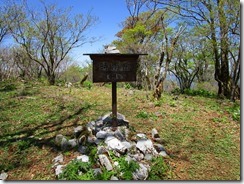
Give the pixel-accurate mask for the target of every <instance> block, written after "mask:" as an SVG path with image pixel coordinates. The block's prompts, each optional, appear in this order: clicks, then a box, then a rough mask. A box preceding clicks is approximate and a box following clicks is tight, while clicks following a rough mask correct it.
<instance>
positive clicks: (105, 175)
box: [95, 167, 115, 180]
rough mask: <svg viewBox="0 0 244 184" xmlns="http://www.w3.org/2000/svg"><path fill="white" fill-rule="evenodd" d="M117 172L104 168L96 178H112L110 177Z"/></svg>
mask: <svg viewBox="0 0 244 184" xmlns="http://www.w3.org/2000/svg"><path fill="white" fill-rule="evenodd" d="M114 174H115V172H114V171H108V170H107V169H106V168H104V167H103V168H102V173H99V174H98V175H96V177H95V180H110V178H111V177H112V176H113V175H114Z"/></svg>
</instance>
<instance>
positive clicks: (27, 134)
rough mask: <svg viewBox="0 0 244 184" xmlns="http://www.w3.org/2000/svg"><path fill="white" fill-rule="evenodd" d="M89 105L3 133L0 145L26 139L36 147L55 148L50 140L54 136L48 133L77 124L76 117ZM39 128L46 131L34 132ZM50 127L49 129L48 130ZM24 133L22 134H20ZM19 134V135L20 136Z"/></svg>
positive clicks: (0, 137)
mask: <svg viewBox="0 0 244 184" xmlns="http://www.w3.org/2000/svg"><path fill="white" fill-rule="evenodd" d="M89 107H90V106H85V107H81V108H79V109H77V110H76V111H75V112H74V113H73V114H70V115H67V116H64V117H61V118H60V119H59V120H56V121H51V122H50V121H46V122H43V123H40V125H38V126H35V127H33V128H29V129H26V130H21V131H18V132H14V133H9V134H5V135H3V136H0V145H1V146H3V147H4V146H8V145H9V144H11V143H14V142H17V141H28V142H29V143H30V144H31V145H35V146H38V147H42V146H43V145H45V146H48V147H51V148H53V149H57V147H56V145H55V144H54V142H53V141H52V140H53V139H54V136H55V135H54V136H51V137H48V135H49V134H50V133H53V132H58V131H60V130H62V129H64V128H68V127H73V126H76V125H77V122H78V121H79V118H78V117H77V116H78V115H79V114H81V113H82V112H83V111H84V110H86V109H88V108H89ZM75 117H77V118H76V119H75V120H73V122H72V123H71V124H70V125H65V126H64V125H63V124H64V123H65V122H66V121H67V120H70V119H73V118H75ZM62 125H63V126H62ZM40 128H45V130H46V131H44V132H40V133H35V132H36V131H37V130H39V129H40ZM50 129H51V130H50ZM22 135H24V136H22ZM20 136H21V137H20ZM40 136H42V137H44V136H47V138H43V139H41V140H40V139H38V138H37V137H40Z"/></svg>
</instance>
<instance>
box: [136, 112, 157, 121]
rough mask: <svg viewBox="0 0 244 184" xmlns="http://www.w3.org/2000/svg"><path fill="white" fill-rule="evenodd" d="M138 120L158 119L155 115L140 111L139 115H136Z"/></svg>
mask: <svg viewBox="0 0 244 184" xmlns="http://www.w3.org/2000/svg"><path fill="white" fill-rule="evenodd" d="M136 117H137V118H141V119H149V118H151V119H153V120H156V119H157V116H156V115H155V114H153V113H148V112H146V111H140V112H139V113H138V114H137V115H136Z"/></svg>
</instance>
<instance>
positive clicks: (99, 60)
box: [84, 54, 147, 127]
mask: <svg viewBox="0 0 244 184" xmlns="http://www.w3.org/2000/svg"><path fill="white" fill-rule="evenodd" d="M84 55H89V56H90V58H91V59H92V61H93V82H94V83H96V82H112V117H113V118H112V119H113V122H112V124H113V127H117V91H116V90H117V87H116V85H117V82H132V81H136V72H137V69H138V58H139V56H140V55H147V54H84Z"/></svg>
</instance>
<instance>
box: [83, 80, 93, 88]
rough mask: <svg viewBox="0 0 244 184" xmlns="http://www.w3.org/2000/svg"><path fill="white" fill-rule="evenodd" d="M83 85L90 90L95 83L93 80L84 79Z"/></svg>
mask: <svg viewBox="0 0 244 184" xmlns="http://www.w3.org/2000/svg"><path fill="white" fill-rule="evenodd" d="M83 86H84V87H85V88H87V89H89V90H90V89H91V88H92V86H93V84H92V82H91V81H84V82H83Z"/></svg>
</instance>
